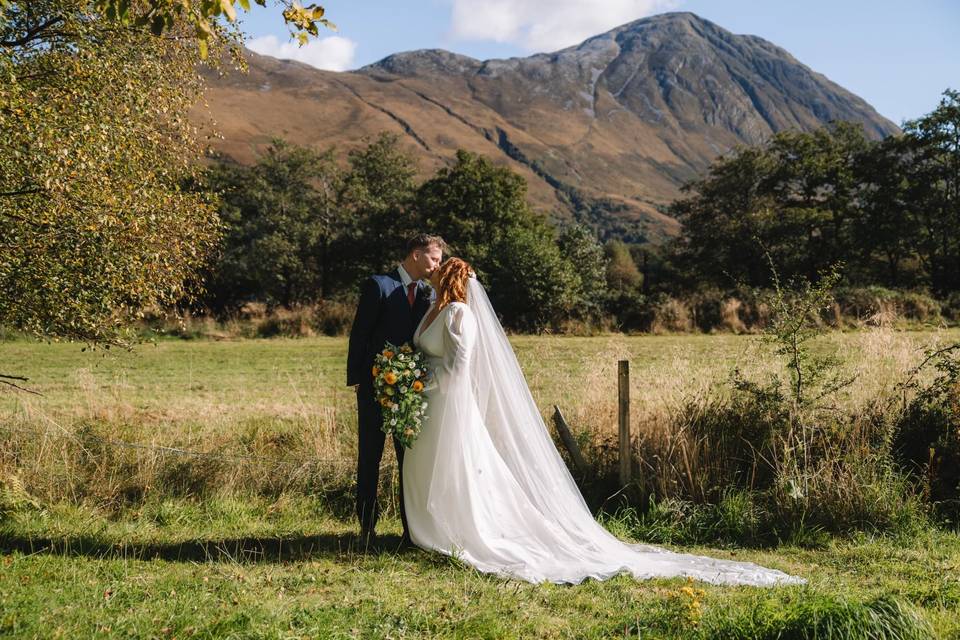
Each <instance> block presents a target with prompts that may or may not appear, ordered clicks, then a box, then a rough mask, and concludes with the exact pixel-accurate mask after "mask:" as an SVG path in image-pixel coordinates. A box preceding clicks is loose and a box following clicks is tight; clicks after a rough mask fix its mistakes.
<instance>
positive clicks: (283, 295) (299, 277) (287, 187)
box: [206, 140, 342, 311]
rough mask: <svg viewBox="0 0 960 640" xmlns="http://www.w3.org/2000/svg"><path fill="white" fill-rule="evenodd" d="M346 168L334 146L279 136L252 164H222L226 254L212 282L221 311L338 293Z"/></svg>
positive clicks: (213, 177)
mask: <svg viewBox="0 0 960 640" xmlns="http://www.w3.org/2000/svg"><path fill="white" fill-rule="evenodd" d="M341 179H342V176H341V172H340V170H339V169H338V168H337V166H336V163H335V162H334V157H333V153H332V151H327V152H325V153H319V152H316V151H314V150H312V149H308V148H304V147H297V146H293V145H290V144H288V143H286V142H284V141H283V140H274V141H273V143H272V144H271V145H270V147H268V148H267V150H266V153H265V154H264V156H263V157H262V158H261V159H260V160H259V161H258V162H257V164H256V165H254V166H253V167H243V166H236V165H220V166H218V167H215V168H213V169H212V170H210V172H209V174H208V176H207V178H206V182H207V184H208V185H209V186H208V188H211V189H214V190H215V191H217V192H218V193H220V194H222V198H223V204H222V206H221V209H220V212H221V218H222V220H223V223H224V229H225V233H224V242H223V253H222V257H221V259H220V261H219V263H218V265H217V267H216V268H215V269H214V271H213V273H212V274H211V277H210V279H209V281H208V289H209V291H210V293H209V296H208V299H209V300H210V302H211V303H212V306H213V307H214V308H215V309H216V310H218V311H224V310H226V309H230V308H233V307H236V306H238V305H239V304H241V303H243V302H246V301H249V300H261V301H264V302H267V303H269V304H280V305H283V306H286V307H290V306H292V305H293V304H297V303H307V302H313V301H315V300H317V299H318V298H323V297H327V296H329V295H330V294H331V293H332V275H333V274H332V271H333V270H334V264H333V261H332V260H331V256H330V247H331V244H332V243H333V242H334V240H335V239H336V237H337V236H338V234H339V229H340V215H339V209H338V207H337V202H336V197H337V192H338V191H339V189H340V181H341Z"/></svg>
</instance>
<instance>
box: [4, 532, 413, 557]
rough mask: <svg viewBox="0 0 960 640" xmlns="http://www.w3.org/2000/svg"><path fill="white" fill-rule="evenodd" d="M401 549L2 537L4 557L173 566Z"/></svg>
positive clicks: (327, 540) (308, 540)
mask: <svg viewBox="0 0 960 640" xmlns="http://www.w3.org/2000/svg"><path fill="white" fill-rule="evenodd" d="M416 550H417V549H416V548H410V547H403V546H401V541H400V536H399V535H382V536H379V537H378V540H377V542H376V544H375V545H373V546H371V547H365V546H364V545H362V544H361V541H360V538H359V536H357V535H356V534H319V535H315V536H292V537H242V538H226V539H205V540H186V541H183V542H170V543H153V542H144V543H136V542H109V541H106V540H104V539H102V538H97V537H94V536H82V535H81V536H71V537H62V538H53V537H36V538H33V537H25V536H17V535H14V536H9V535H4V536H2V537H0V553H13V552H20V553H24V554H31V555H32V554H51V555H67V556H87V557H92V558H103V559H119V558H123V559H127V560H169V561H173V562H197V561H202V562H246V563H258V562H290V561H297V560H309V559H311V558H318V557H323V558H325V559H331V558H332V559H338V558H340V559H343V560H353V559H355V558H356V556H358V555H380V554H400V553H410V552H413V551H416Z"/></svg>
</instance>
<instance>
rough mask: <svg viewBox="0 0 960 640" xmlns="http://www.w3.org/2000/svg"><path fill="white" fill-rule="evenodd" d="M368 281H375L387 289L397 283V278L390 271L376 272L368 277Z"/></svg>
mask: <svg viewBox="0 0 960 640" xmlns="http://www.w3.org/2000/svg"><path fill="white" fill-rule="evenodd" d="M367 281H368V282H369V281H373V282H375V283H376V284H377V286H378V287H380V288H381V289H386V288H388V287H392V286H394V285H395V284H396V279H395V278H394V277H393V275H392V274H389V273H375V274H373V275H372V276H370V277H369V278H367Z"/></svg>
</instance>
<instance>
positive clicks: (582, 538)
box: [403, 258, 805, 585]
mask: <svg viewBox="0 0 960 640" xmlns="http://www.w3.org/2000/svg"><path fill="white" fill-rule="evenodd" d="M430 282H431V284H432V285H433V288H434V289H435V290H436V292H437V296H436V301H435V302H434V303H433V305H432V306H431V307H430V310H429V311H428V312H427V314H426V315H425V316H424V317H423V319H422V320H421V321H420V324H419V326H418V327H417V330H416V332H415V333H414V343H415V344H416V345H417V347H418V348H419V349H420V350H421V351H423V352H424V354H425V355H426V356H427V358H428V361H429V364H430V367H431V371H432V372H433V376H434V379H433V381H432V382H431V383H430V385H428V387H427V389H426V390H425V394H426V399H427V414H426V416H425V419H424V424H423V426H422V430H421V432H420V435H419V437H418V439H417V441H416V442H415V443H414V445H413V447H412V448H411V449H410V450H408V451H407V452H406V453H405V455H404V459H403V498H404V503H405V505H406V515H407V523H408V526H409V529H410V536H411V539H412V541H413V542H414V544H416V545H417V546H419V547H421V548H424V549H429V550H435V551H438V552H440V553H443V554H447V555H451V556H455V557H457V558H459V559H460V560H462V561H464V562H466V563H468V564H470V565H472V566H473V567H475V568H476V569H478V570H479V571H481V572H485V573H491V574H495V575H497V576H501V577H505V578H512V579H517V580H525V581H528V582H534V583H536V582H544V581H549V582H555V583H573V584H576V583H579V582H582V581H583V580H584V579H586V578H594V579H597V580H603V579H606V578H609V577H611V576H614V575H617V574H619V573H627V574H630V575H632V576H634V577H636V578H652V577H672V576H689V577H693V578H696V579H698V580H703V581H706V582H712V583H718V584H720V583H724V584H750V585H773V584H785V583H803V582H805V580H804V579H802V578H798V577H795V576H790V575H787V574H785V573H783V572H781V571H777V570H774V569H766V568H764V567H761V566H758V565H756V564H753V563H749V562H735V561H730V560H717V559H713V558H707V557H703V556H695V555H689V554H680V553H674V552H671V551H668V550H665V549H661V548H658V547H653V546H648V545H643V544H628V543H625V542H623V541H621V540H619V539H618V538H616V537H615V536H613V535H612V534H611V533H609V532H608V531H607V530H606V529H604V528H603V527H602V526H601V525H600V524H599V523H598V522H597V521H596V520H594V518H593V516H592V515H591V513H590V511H589V509H588V507H587V504H586V502H584V500H583V496H582V495H581V494H580V492H579V490H578V489H577V486H576V484H575V483H574V481H573V478H572V477H571V475H570V473H569V471H568V470H567V467H566V465H565V464H564V463H563V460H562V459H561V458H560V455H559V454H558V452H557V450H556V447H555V446H554V444H553V441H552V440H551V439H550V436H549V434H548V433H547V428H546V425H545V424H544V422H543V419H542V417H541V416H540V412H539V410H538V409H537V406H536V404H535V403H534V400H533V397H532V396H531V394H530V391H529V389H528V387H527V384H526V381H525V380H524V378H523V374H522V373H521V371H520V367H519V365H518V363H517V359H516V356H515V355H514V353H513V351H512V349H511V347H510V344H509V342H508V341H507V338H506V336H505V334H504V332H503V329H502V328H501V326H500V323H499V321H498V320H497V317H496V315H495V314H494V311H493V308H492V307H491V306H490V301H489V299H488V298H487V295H486V292H485V291H484V288H483V286H482V285H481V284H480V283H479V282H478V281H477V279H476V277H475V276H474V274H473V272H472V270H471V268H470V265H468V264H467V263H466V262H465V261H463V260H460V259H458V258H450V259H449V260H447V261H446V262H445V263H444V264H443V265H442V266H441V267H440V268H439V269H437V270H435V271H434V272H433V274H431V276H430Z"/></svg>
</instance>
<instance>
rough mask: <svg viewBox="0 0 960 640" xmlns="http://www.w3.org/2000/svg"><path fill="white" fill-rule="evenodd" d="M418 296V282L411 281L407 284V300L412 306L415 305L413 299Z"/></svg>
mask: <svg viewBox="0 0 960 640" xmlns="http://www.w3.org/2000/svg"><path fill="white" fill-rule="evenodd" d="M416 297H417V283H416V282H411V283H410V284H408V285H407V302H409V303H410V306H411V307H412V306H413V300H414V299H415V298H416Z"/></svg>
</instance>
